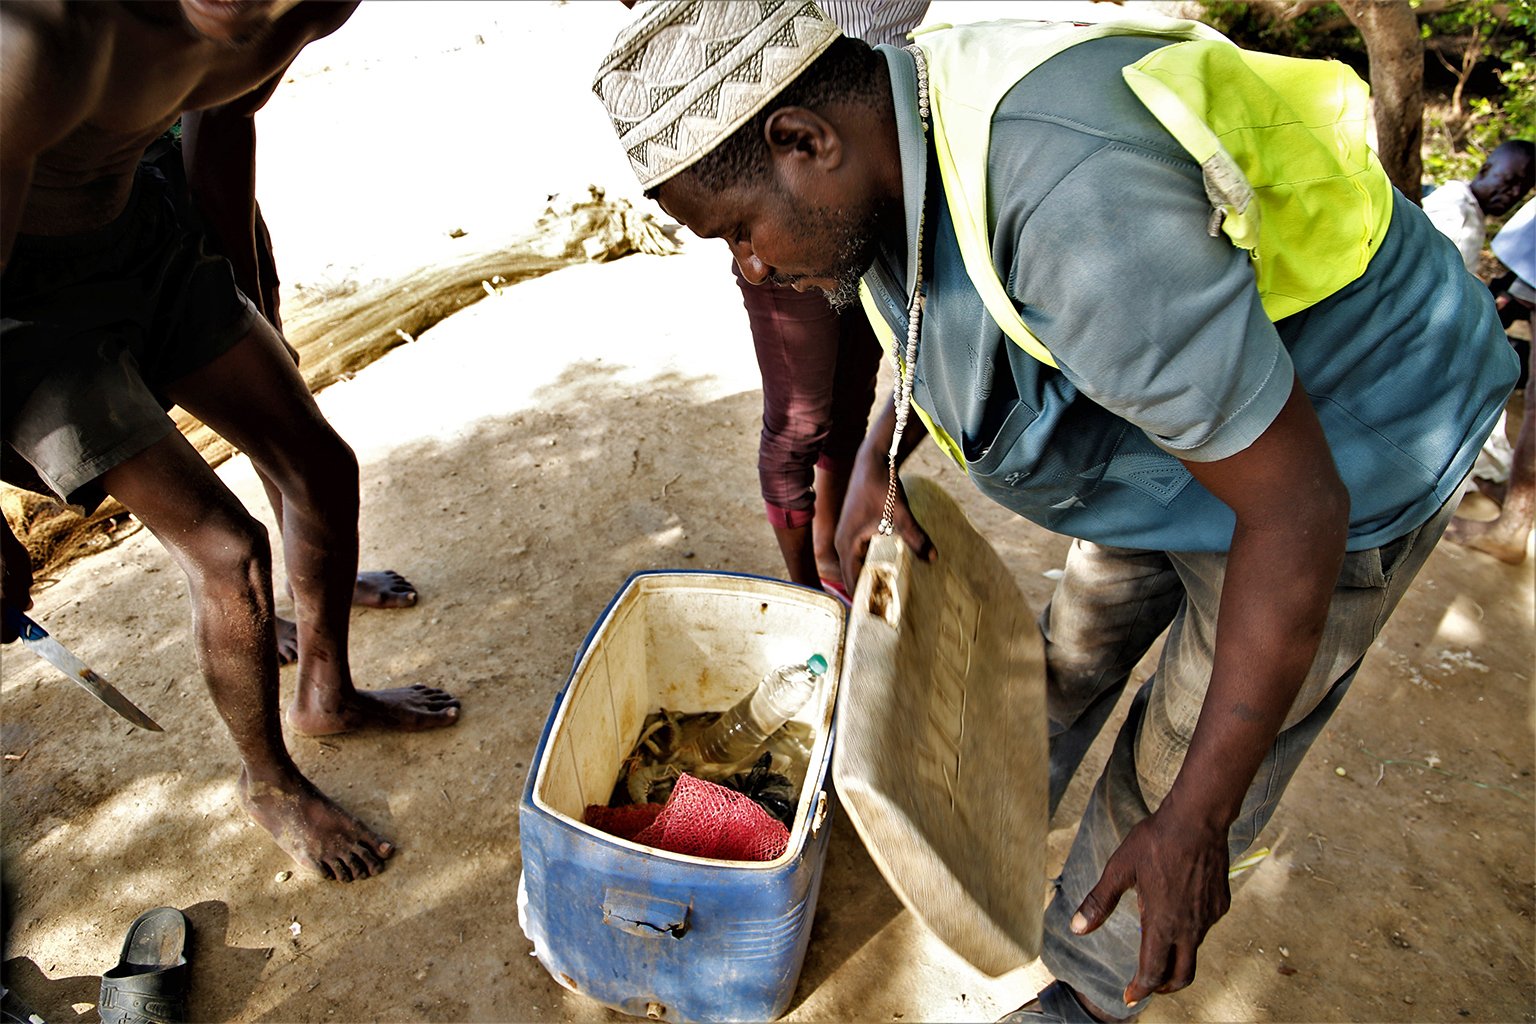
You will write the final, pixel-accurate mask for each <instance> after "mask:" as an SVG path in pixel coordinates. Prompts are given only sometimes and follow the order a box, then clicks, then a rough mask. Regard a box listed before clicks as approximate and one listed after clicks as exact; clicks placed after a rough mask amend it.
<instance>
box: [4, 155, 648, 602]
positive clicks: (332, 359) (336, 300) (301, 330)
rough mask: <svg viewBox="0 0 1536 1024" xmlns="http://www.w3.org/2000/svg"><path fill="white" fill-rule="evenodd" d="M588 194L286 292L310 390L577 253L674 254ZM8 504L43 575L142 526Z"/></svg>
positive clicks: (595, 191)
mask: <svg viewBox="0 0 1536 1024" xmlns="http://www.w3.org/2000/svg"><path fill="white" fill-rule="evenodd" d="M588 192H589V195H588V196H587V198H585V199H581V200H578V201H576V202H573V203H569V204H565V205H562V206H560V207H558V208H557V207H554V206H551V207H550V208H549V209H547V210H546V211H545V213H544V215H543V216H542V217H540V218H539V220H538V221H537V222H536V223H535V224H534V227H533V230H532V231H531V232H529V233H527V234H525V235H521V236H519V237H517V238H514V239H511V240H510V241H508V242H506V243H505V244H499V245H495V246H480V247H471V248H467V249H466V251H465V252H464V253H463V254H462V255H460V256H458V257H456V258H455V259H454V261H453V262H451V263H447V264H441V265H437V266H431V267H422V268H420V269H418V270H414V271H412V272H411V273H409V274H406V275H405V276H404V277H402V278H398V279H393V280H385V281H376V282H373V283H370V284H366V285H362V286H359V287H357V288H355V289H353V290H351V291H349V292H346V293H338V291H337V290H335V289H328V290H326V291H324V292H320V291H316V290H312V289H304V288H299V289H295V291H294V293H293V294H292V296H291V297H290V296H287V295H285V296H284V304H283V311H282V312H283V333H284V336H285V337H286V338H287V340H288V343H289V344H290V345H292V346H293V347H294V348H296V349H297V350H298V352H299V368H300V370H301V372H302V373H303V375H304V380H305V383H306V384H308V385H309V390H310V391H311V392H312V393H314V392H319V391H321V390H323V389H324V388H325V387H327V386H328V385H330V384H333V383H335V382H336V381H338V380H345V379H347V378H348V377H351V376H352V375H353V374H355V373H357V371H359V370H361V369H362V368H363V367H365V366H367V365H368V364H369V363H371V362H373V361H374V360H375V359H378V358H379V357H380V356H382V355H384V353H386V352H388V351H389V350H390V349H392V348H394V347H396V346H397V345H403V344H406V343H407V342H411V341H414V340H415V339H416V338H417V337H418V336H419V335H420V334H421V333H422V332H424V331H426V330H427V329H428V328H430V327H432V326H433V325H434V324H436V323H438V322H439V321H441V320H443V319H445V318H447V317H449V316H451V315H452V314H454V313H456V312H458V311H459V310H461V309H463V308H464V307H466V306H469V305H471V304H473V303H475V302H477V301H479V300H480V299H483V298H485V297H486V296H487V295H494V294H496V292H497V291H499V290H500V289H502V288H506V287H509V286H511V285H514V284H517V283H518V282H520V281H527V280H530V279H531V278H535V277H539V276H541V275H543V274H547V273H549V272H550V271H552V270H559V269H561V268H562V267H567V266H571V265H572V264H576V263H585V262H605V261H607V260H613V259H618V258H620V257H622V256H625V255H628V254H629V253H633V252H639V253H646V254H650V255H661V256H664V255H669V254H671V253H674V252H677V251H678V245H677V243H676V242H675V241H674V240H673V239H672V237H671V236H670V235H669V234H668V233H667V232H666V231H665V230H663V229H662V227H661V225H660V224H658V223H657V222H656V220H655V218H653V217H652V216H651V215H650V214H648V213H643V212H640V211H637V210H635V209H634V207H633V206H632V205H631V204H630V203H629V202H628V201H626V200H623V199H617V200H610V199H608V198H606V196H605V194H604V191H603V189H602V188H600V187H598V186H596V185H593V186H589V188H588ZM173 418H174V419H175V420H176V425H177V427H178V428H179V429H180V430H181V431H182V433H183V434H185V435H186V436H187V438H188V439H189V440H190V441H191V442H192V444H193V446H194V447H195V448H197V450H198V451H199V452H200V453H202V455H203V457H204V458H205V459H207V460H208V463H209V464H210V465H213V466H217V465H219V464H221V463H222V462H224V461H225V460H226V459H228V458H229V457H230V456H231V455H234V454H235V450H234V448H233V446H231V445H230V444H229V443H228V442H227V441H225V440H224V439H223V438H221V437H219V436H218V435H217V434H215V433H214V432H213V431H212V430H210V429H208V428H207V427H206V426H204V425H203V424H201V423H199V422H198V421H197V420H196V419H194V418H193V417H191V416H189V415H187V414H186V413H185V412H183V411H181V410H180V409H176V410H174V412H173ZM0 509H3V511H4V513H5V516H6V518H7V519H8V520H10V523H11V528H12V530H13V531H15V533H16V536H17V538H18V539H20V540H21V542H22V543H23V544H24V545H26V547H27V551H28V553H29V554H30V555H31V557H32V565H33V567H34V572H35V574H36V575H37V577H38V580H39V582H43V581H46V580H47V579H48V578H49V577H52V576H55V575H56V574H57V573H58V571H59V570H60V569H62V568H63V567H64V566H65V565H66V564H68V563H69V562H70V561H72V560H74V559H75V558H78V557H80V556H81V555H84V554H89V553H90V552H93V551H98V550H101V549H103V548H105V547H110V546H111V545H112V544H115V543H117V542H118V541H120V540H122V539H123V538H125V537H127V536H129V535H131V534H132V533H134V532H136V530H137V529H138V527H137V524H136V523H135V522H134V521H133V520H132V518H131V517H130V516H129V515H128V512H127V510H126V509H124V508H123V507H122V506H121V505H120V504H118V503H117V502H115V501H110V500H109V501H107V502H106V503H104V504H103V505H102V506H101V507H100V508H98V509H97V510H96V511H95V512H93V513H92V514H91V515H89V516H84V515H81V513H80V510H79V509H78V508H75V507H73V506H69V505H66V504H64V503H63V502H61V501H58V500H57V499H56V498H53V497H49V496H45V495H41V494H34V493H32V492H31V491H24V490H19V489H17V488H13V487H9V486H6V487H5V488H4V490H3V492H0Z"/></svg>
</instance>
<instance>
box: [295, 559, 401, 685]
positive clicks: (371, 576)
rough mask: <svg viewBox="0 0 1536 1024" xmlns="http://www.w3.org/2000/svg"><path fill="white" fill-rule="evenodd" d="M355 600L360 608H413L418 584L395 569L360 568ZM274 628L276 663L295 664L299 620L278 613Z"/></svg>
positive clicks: (355, 588) (353, 595)
mask: <svg viewBox="0 0 1536 1024" xmlns="http://www.w3.org/2000/svg"><path fill="white" fill-rule="evenodd" d="M289 594H290V596H291V595H292V590H291V589H290V591H289ZM352 603H353V604H354V605H356V606H357V607H359V608H410V607H412V606H414V605H415V604H416V587H415V586H413V585H412V583H411V581H410V580H408V579H406V578H405V577H404V576H401V575H400V574H399V573H397V572H395V571H394V570H393V569H380V570H378V571H376V572H360V573H358V574H357V585H356V586H354V587H353V588H352ZM273 629H274V631H275V632H276V633H277V663H278V664H279V665H292V664H293V663H294V662H295V661H298V660H299V627H298V624H297V623H295V622H294V621H293V620H292V619H285V618H283V617H282V616H277V619H276V622H275V623H274V624H273Z"/></svg>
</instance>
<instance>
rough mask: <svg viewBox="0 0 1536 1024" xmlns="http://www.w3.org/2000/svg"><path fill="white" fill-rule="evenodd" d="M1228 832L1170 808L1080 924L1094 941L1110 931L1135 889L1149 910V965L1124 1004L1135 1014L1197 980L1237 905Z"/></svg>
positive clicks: (1111, 870) (1112, 864) (1078, 918)
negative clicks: (1200, 956) (1214, 936)
mask: <svg viewBox="0 0 1536 1024" xmlns="http://www.w3.org/2000/svg"><path fill="white" fill-rule="evenodd" d="M1227 869H1228V857H1227V835H1226V830H1225V829H1220V828H1215V827H1212V826H1202V825H1201V824H1200V823H1199V822H1197V821H1187V820H1181V818H1180V815H1179V814H1178V812H1177V811H1176V810H1174V809H1171V808H1168V807H1167V805H1164V807H1162V808H1159V809H1158V811H1156V812H1154V813H1153V814H1152V816H1151V817H1149V818H1147V819H1145V820H1144V821H1142V822H1141V823H1140V824H1138V825H1137V826H1136V827H1135V828H1133V829H1131V831H1130V834H1129V835H1127V836H1126V837H1125V842H1123V843H1121V844H1120V848H1119V849H1117V850H1116V851H1115V852H1114V854H1113V856H1111V857H1110V858H1109V863H1107V864H1106V865H1105V866H1104V874H1103V875H1102V876H1101V877H1100V878H1099V882H1098V884H1097V885H1095V886H1094V887H1093V890H1092V891H1091V892H1089V893H1088V896H1087V898H1086V899H1084V900H1083V902H1082V905H1081V906H1080V907H1078V908H1077V914H1076V915H1075V916H1074V917H1073V918H1072V931H1073V932H1074V933H1076V934H1078V935H1086V934H1088V933H1089V932H1091V931H1093V930H1094V929H1096V928H1098V927H1099V925H1101V924H1103V923H1104V922H1105V921H1106V920H1107V919H1108V918H1109V915H1110V914H1111V913H1112V912H1113V911H1114V909H1115V906H1116V905H1117V904H1118V903H1119V902H1120V897H1121V896H1123V895H1124V894H1125V892H1126V890H1128V889H1132V888H1134V889H1135V890H1136V901H1137V905H1138V906H1139V907H1140V910H1141V959H1140V962H1139V963H1138V964H1137V968H1136V975H1135V977H1133V978H1132V979H1131V983H1130V984H1129V985H1127V986H1126V987H1125V994H1124V995H1123V996H1122V998H1123V999H1124V1000H1125V1002H1126V1004H1127V1005H1130V1006H1134V1005H1135V1004H1136V1003H1139V1002H1141V1000H1143V999H1145V998H1146V997H1147V996H1149V995H1151V994H1152V993H1154V992H1176V991H1178V990H1179V989H1181V988H1184V987H1185V986H1187V985H1188V984H1189V983H1190V982H1192V981H1194V980H1195V951H1196V950H1198V949H1199V948H1200V943H1201V942H1203V941H1204V940H1205V933H1206V932H1208V931H1210V929H1211V925H1213V924H1215V923H1216V922H1217V921H1219V920H1220V919H1221V917H1222V915H1223V914H1225V913H1226V912H1227V909H1228V907H1230V906H1231V904H1232V893H1231V889H1230V888H1229V887H1228V884H1227Z"/></svg>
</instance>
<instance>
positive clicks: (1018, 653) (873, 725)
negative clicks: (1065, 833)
mask: <svg viewBox="0 0 1536 1024" xmlns="http://www.w3.org/2000/svg"><path fill="white" fill-rule="evenodd" d="M903 483H904V486H905V488H906V494H907V500H908V503H909V505H910V507H911V509H912V512H913V514H914V515H915V516H916V518H917V520H918V522H920V523H922V525H923V528H924V529H925V530H927V531H928V534H929V536H930V537H932V538H933V542H934V544H935V545H936V546H937V548H938V551H939V558H938V560H937V562H935V563H934V564H932V565H930V564H928V563H925V562H922V561H920V560H918V559H917V558H916V557H915V556H914V555H913V553H912V551H911V550H910V549H909V548H908V547H907V545H906V544H905V542H903V541H901V540H900V539H899V538H896V537H876V538H874V541H873V542H872V543H871V544H870V549H869V557H868V558H867V560H866V561H865V563H864V572H863V574H862V575H861V576H860V577H859V581H858V586H857V588H856V589H855V592H854V595H853V608H852V610H851V611H850V613H849V617H848V635H847V641H846V645H845V647H844V653H843V671H842V679H841V681H840V683H839V687H838V689H839V692H838V712H837V722H838V725H837V738H836V743H835V745H834V753H833V762H832V776H833V780H834V782H835V783H836V785H837V791H838V796H839V798H840V800H841V802H842V804H843V806H844V808H845V809H846V810H847V812H848V816H849V818H850V819H851V820H852V822H853V826H854V828H855V829H856V830H857V831H858V833H859V836H860V837H861V838H862V839H863V841H864V845H865V847H866V848H867V849H868V850H869V854H870V857H871V858H872V859H873V860H874V862H875V864H876V866H878V867H879V869H880V873H881V874H882V875H884V876H885V880H886V881H887V882H888V883H889V884H890V886H891V888H892V889H894V890H895V892H896V895H897V896H898V897H899V898H900V899H901V902H902V903H903V904H905V905H906V907H907V909H908V910H910V911H911V912H912V913H913V914H915V915H917V917H918V918H919V919H920V920H921V921H923V922H924V924H926V925H927V926H928V928H929V929H931V930H932V931H933V932H934V933H935V934H936V935H937V936H938V938H939V939H940V940H942V941H943V942H944V943H945V945H947V946H949V947H950V948H951V949H953V950H954V951H955V952H956V953H958V954H959V955H960V956H962V957H964V958H965V959H966V960H968V961H969V962H970V963H971V964H973V965H974V966H976V967H977V968H978V969H980V970H982V971H985V972H987V973H988V974H991V975H1000V974H1004V973H1006V972H1007V971H1010V970H1013V969H1014V968H1016V967H1019V966H1022V965H1023V964H1026V963H1028V962H1030V961H1031V960H1034V959H1035V958H1036V957H1037V956H1039V953H1040V943H1041V921H1042V918H1043V916H1044V903H1045V862H1046V833H1047V829H1048V826H1049V821H1048V819H1049V815H1048V812H1047V802H1048V795H1047V794H1048V788H1047V764H1048V752H1047V741H1046V717H1045V657H1044V650H1043V643H1042V641H1041V638H1040V631H1039V629H1038V628H1037V627H1036V625H1035V619H1034V615H1033V613H1032V612H1031V611H1030V609H1029V608H1028V607H1027V605H1026V604H1025V602H1024V598H1023V595H1022V594H1020V593H1019V589H1018V587H1017V586H1016V585H1015V584H1014V582H1013V576H1012V574H1011V573H1010V572H1009V571H1008V569H1007V567H1006V566H1004V565H1003V562H1002V560H1001V559H1000V558H999V557H998V555H997V552H996V551H994V550H993V549H992V547H991V545H989V544H988V543H987V542H986V540H985V539H983V538H982V536H981V535H980V534H979V533H977V532H976V530H975V528H974V527H972V526H971V524H970V522H969V520H967V519H966V517H965V513H964V512H962V511H961V510H960V507H959V506H958V505H957V504H955V501H954V499H953V498H951V497H950V496H949V495H948V494H947V493H946V492H945V491H944V490H943V488H941V487H940V486H939V485H938V484H937V483H935V482H933V481H932V480H928V479H925V478H921V477H915V478H909V479H906V480H904V481H903Z"/></svg>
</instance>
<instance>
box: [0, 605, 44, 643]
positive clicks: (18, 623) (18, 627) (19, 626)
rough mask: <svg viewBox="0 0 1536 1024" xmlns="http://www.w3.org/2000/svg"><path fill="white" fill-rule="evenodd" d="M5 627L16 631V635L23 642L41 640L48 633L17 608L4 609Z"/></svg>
mask: <svg viewBox="0 0 1536 1024" xmlns="http://www.w3.org/2000/svg"><path fill="white" fill-rule="evenodd" d="M5 625H6V628H8V629H13V630H15V631H16V635H17V636H19V637H21V638H22V639H23V640H41V639H43V637H45V636H47V635H48V631H47V630H46V629H44V628H43V627H42V626H39V625H38V624H37V623H35V622H33V621H32V620H31V619H30V618H28V617H27V613H26V612H23V611H21V610H20V609H17V608H6V609H5Z"/></svg>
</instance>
